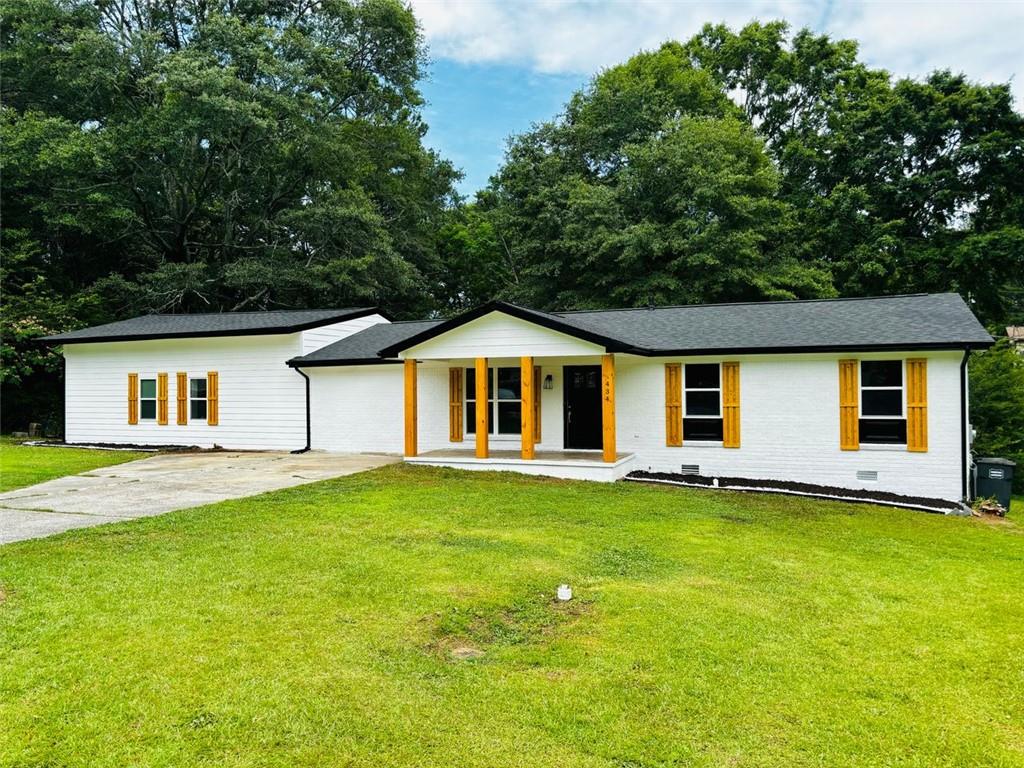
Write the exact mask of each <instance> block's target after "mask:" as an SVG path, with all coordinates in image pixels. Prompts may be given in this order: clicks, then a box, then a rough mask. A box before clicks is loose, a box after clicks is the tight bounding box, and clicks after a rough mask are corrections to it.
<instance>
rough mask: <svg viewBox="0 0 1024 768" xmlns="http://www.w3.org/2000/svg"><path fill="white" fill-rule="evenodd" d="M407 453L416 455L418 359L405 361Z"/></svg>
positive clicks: (407, 454)
mask: <svg viewBox="0 0 1024 768" xmlns="http://www.w3.org/2000/svg"><path fill="white" fill-rule="evenodd" d="M405 455H406V456H415V455H416V361H415V360H406V361H405Z"/></svg>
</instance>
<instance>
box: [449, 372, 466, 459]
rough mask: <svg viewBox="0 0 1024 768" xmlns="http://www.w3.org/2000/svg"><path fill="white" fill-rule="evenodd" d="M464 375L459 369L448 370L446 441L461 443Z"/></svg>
mask: <svg viewBox="0 0 1024 768" xmlns="http://www.w3.org/2000/svg"><path fill="white" fill-rule="evenodd" d="M465 376H466V374H465V373H464V372H463V370H462V369H461V368H449V369H448V439H449V440H450V441H451V442H453V443H461V442H462V381H463V379H464V378H465Z"/></svg>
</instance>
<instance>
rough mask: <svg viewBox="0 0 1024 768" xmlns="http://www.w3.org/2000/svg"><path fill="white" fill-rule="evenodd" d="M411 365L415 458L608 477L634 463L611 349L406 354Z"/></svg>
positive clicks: (409, 434) (409, 433) (408, 444)
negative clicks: (621, 446)
mask: <svg viewBox="0 0 1024 768" xmlns="http://www.w3.org/2000/svg"><path fill="white" fill-rule="evenodd" d="M403 367H404V381H405V386H404V425H405V427H404V457H405V460H406V461H407V462H409V463H412V464H420V465H429V466H449V467H458V468H462V469H485V470H495V471H512V472H521V473H525V474H534V475H546V476H550V477H561V478H569V479H588V480H604V481H613V480H617V479H619V478H621V477H622V476H624V475H625V474H627V473H628V472H629V471H630V468H631V466H632V463H633V455H632V454H629V453H623V452H621V451H619V450H618V449H617V441H616V418H615V356H614V355H612V354H601V355H593V354H591V355H577V356H573V355H558V356H543V357H541V356H533V355H522V356H520V357H518V358H511V357H507V356H504V355H503V356H496V357H477V358H444V359H431V358H426V357H423V358H420V359H411V358H406V359H405V361H404V362H403ZM444 383H446V384H447V395H446V396H445V394H444V393H443V390H441V387H443V386H444ZM439 390H441V391H439ZM443 421H447V432H448V434H447V440H446V441H445V442H444V443H441V441H442V440H443V438H442V437H441V435H439V434H438V432H439V429H438V427H439V426H441V423H442V422H443ZM439 443H441V444H440V445H439Z"/></svg>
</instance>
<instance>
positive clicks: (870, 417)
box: [857, 358, 907, 448]
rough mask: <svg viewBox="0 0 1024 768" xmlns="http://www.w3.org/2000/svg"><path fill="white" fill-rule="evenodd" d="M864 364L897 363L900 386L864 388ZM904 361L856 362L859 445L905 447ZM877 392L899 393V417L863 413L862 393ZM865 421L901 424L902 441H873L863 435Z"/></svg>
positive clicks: (884, 359)
mask: <svg viewBox="0 0 1024 768" xmlns="http://www.w3.org/2000/svg"><path fill="white" fill-rule="evenodd" d="M864 363H899V368H900V385H899V386H898V387H894V386H884V387H879V386H867V387H866V386H864ZM905 369H906V360H905V359H904V358H895V359H894V358H879V359H868V360H864V359H861V360H858V361H857V374H858V375H857V389H858V392H857V407H858V418H857V422H858V432H859V433H861V434H860V435H859V442H860V444H861V445H879V446H886V447H890V448H900V447H905V446H906V444H907V440H906V423H907V390H906V386H907V376H906V370H905ZM865 390H867V391H869V392H870V391H877V392H893V391H899V393H900V413H899V415H898V416H897V415H885V414H883V415H877V414H867V413H865V412H864V391H865ZM865 421H869V422H870V421H891V422H903V425H904V426H903V435H904V438H903V440H902V441H888V440H874V439H871V438H869V437H864V435H863V432H864V430H863V428H862V427H863V424H864V422H865Z"/></svg>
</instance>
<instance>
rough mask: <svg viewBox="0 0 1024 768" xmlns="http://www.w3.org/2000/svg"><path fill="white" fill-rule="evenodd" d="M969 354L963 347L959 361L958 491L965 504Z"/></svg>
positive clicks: (966, 489)
mask: <svg viewBox="0 0 1024 768" xmlns="http://www.w3.org/2000/svg"><path fill="white" fill-rule="evenodd" d="M970 354H971V348H970V347H965V348H964V358H963V360H961V361H960V489H961V491H962V493H963V500H964V502H965V503H966V502H968V501H970V499H969V498H968V484H967V467H968V465H967V458H968V455H967V358H968V357H970Z"/></svg>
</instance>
